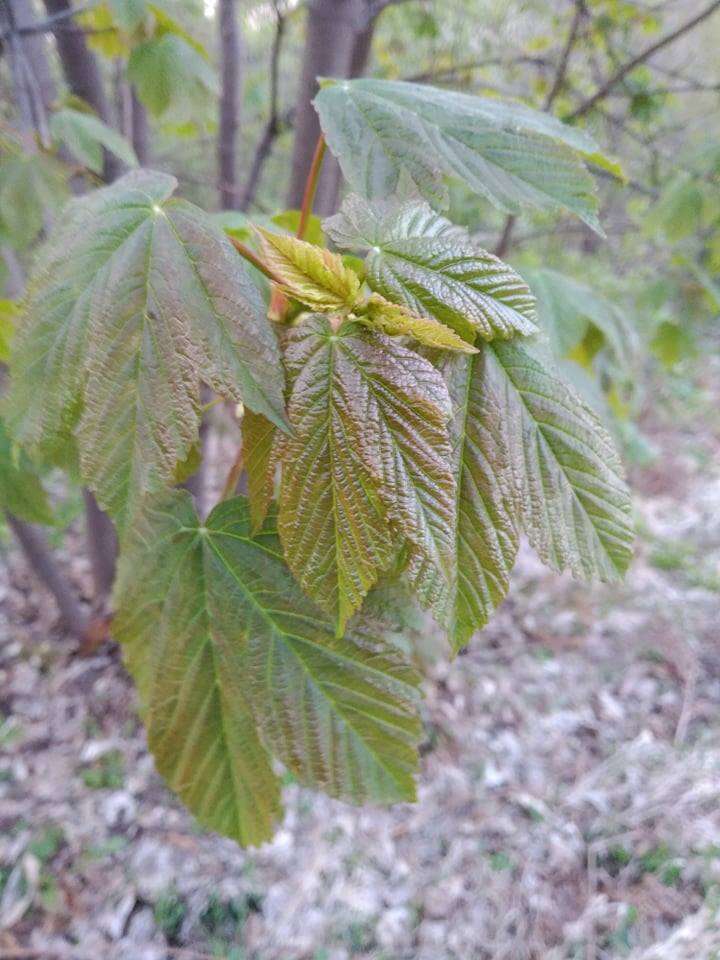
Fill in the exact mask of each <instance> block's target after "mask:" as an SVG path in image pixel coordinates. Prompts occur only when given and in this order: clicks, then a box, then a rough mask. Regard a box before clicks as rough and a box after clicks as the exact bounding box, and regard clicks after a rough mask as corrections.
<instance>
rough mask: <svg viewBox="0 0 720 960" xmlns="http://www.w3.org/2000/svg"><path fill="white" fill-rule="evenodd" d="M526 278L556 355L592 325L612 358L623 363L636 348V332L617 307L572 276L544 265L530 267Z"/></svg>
mask: <svg viewBox="0 0 720 960" xmlns="http://www.w3.org/2000/svg"><path fill="white" fill-rule="evenodd" d="M527 277H528V281H529V283H530V286H531V287H532V289H533V291H534V293H535V295H536V296H537V300H538V312H539V315H540V320H541V323H542V327H543V329H544V330H545V332H546V333H547V334H548V337H549V339H550V344H551V346H552V348H553V351H554V353H555V355H556V356H557V357H566V356H567V355H568V354H569V353H570V352H571V351H572V350H573V349H574V348H575V347H577V346H578V344H580V343H581V342H582V340H583V338H584V337H585V335H586V333H587V330H588V325H589V324H593V325H594V326H595V327H596V328H597V330H598V331H599V332H600V333H601V334H602V337H603V339H604V340H605V341H606V342H607V344H608V345H609V347H610V349H611V350H612V352H613V355H614V357H615V358H616V359H617V360H618V361H620V362H621V363H623V365H627V361H628V359H629V358H630V357H631V355H632V354H633V353H634V352H635V350H636V349H637V344H636V334H635V332H634V331H633V330H632V328H631V326H630V325H629V324H628V323H626V322H625V321H624V320H623V318H622V315H621V314H620V311H619V310H618V309H617V307H616V306H615V305H614V304H612V303H611V302H610V301H609V300H607V299H606V298H605V297H604V296H602V294H600V293H598V291H597V290H593V288H592V287H590V286H588V285H587V284H585V283H582V282H581V281H579V280H576V279H575V278H574V277H570V276H568V275H567V274H564V273H559V272H558V271H557V270H549V269H546V268H543V269H540V270H531V271H528V273H527Z"/></svg>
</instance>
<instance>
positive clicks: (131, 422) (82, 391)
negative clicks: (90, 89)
mask: <svg viewBox="0 0 720 960" xmlns="http://www.w3.org/2000/svg"><path fill="white" fill-rule="evenodd" d="M174 187H175V180H174V178H172V177H169V176H167V175H165V174H160V173H152V172H149V171H137V172H133V173H130V174H127V175H126V176H125V177H123V178H121V179H120V180H119V181H117V182H116V183H115V184H114V185H113V186H112V187H107V188H104V189H103V190H99V191H96V192H95V193H93V194H89V195H87V196H86V197H83V198H82V199H79V200H77V201H74V203H73V204H72V205H71V206H70V207H69V209H68V211H67V214H66V215H64V216H63V218H62V220H61V222H60V224H59V226H58V229H57V231H56V233H55V234H54V236H53V238H52V239H51V241H50V242H49V244H48V245H47V247H46V248H45V250H44V251H43V252H42V253H41V255H40V258H39V260H38V263H37V265H36V269H35V271H34V274H33V277H32V279H31V283H30V288H29V293H28V300H27V305H26V316H25V318H24V322H23V324H22V327H21V330H20V332H19V333H18V335H17V336H16V337H15V340H14V343H13V350H12V353H11V370H12V374H13V376H12V378H11V389H10V394H9V397H8V401H7V409H8V416H9V420H10V425H11V428H12V430H13V432H14V434H15V435H16V436H17V437H18V439H19V441H20V442H21V443H22V444H23V445H25V446H27V447H29V448H35V449H38V450H39V451H40V452H43V453H45V454H46V455H50V456H51V457H54V456H56V455H57V453H58V451H59V450H62V448H63V447H64V446H65V445H66V444H67V442H68V440H69V439H70V437H71V435H72V433H73V432H74V431H75V429H76V428H77V437H78V441H79V448H80V467H81V473H82V476H83V479H84V480H85V482H86V483H87V484H88V485H89V486H90V487H91V488H92V489H93V490H95V491H96V493H97V495H98V499H99V501H100V502H101V504H102V505H103V506H105V507H106V509H108V510H109V511H110V512H111V513H112V514H113V515H115V516H116V517H117V518H118V520H122V519H123V517H124V514H125V512H126V508H127V506H128V504H129V502H130V501H132V500H133V498H136V497H137V496H139V495H141V494H144V493H147V492H150V491H152V490H155V489H158V488H159V487H161V486H163V485H164V484H166V483H167V482H169V480H170V478H171V477H172V475H173V472H174V470H175V467H176V464H178V463H180V462H182V461H183V460H185V458H186V457H187V455H188V452H189V450H190V447H191V445H192V443H193V442H194V440H195V437H196V435H197V429H198V419H199V405H200V403H199V383H200V379H201V378H202V379H203V380H204V381H205V382H207V383H208V384H209V385H210V386H211V387H212V388H213V389H214V390H215V391H216V392H217V393H218V394H219V395H221V396H224V397H227V398H228V399H232V400H235V401H236V402H237V401H241V400H242V401H243V402H244V403H246V404H247V405H248V406H250V407H252V408H254V409H256V410H258V411H261V412H263V413H264V414H265V415H266V416H268V417H269V418H270V419H272V420H273V421H274V422H275V423H278V424H279V425H284V412H283V398H282V371H281V367H280V360H279V351H278V348H277V344H276V341H275V337H274V334H273V332H272V330H271V329H270V326H269V324H268V322H267V320H266V318H265V316H264V311H263V305H262V301H261V299H260V296H259V294H258V292H257V290H256V288H255V287H254V286H253V284H252V282H251V281H250V280H249V279H248V277H247V275H246V273H245V272H244V266H243V263H242V261H241V260H240V258H239V257H238V256H237V254H236V253H235V251H234V250H233V248H232V246H231V245H230V243H229V241H228V240H227V239H226V238H225V237H224V236H223V235H222V234H221V233H220V232H219V231H218V230H217V229H216V228H215V227H214V226H213V225H212V224H211V223H210V221H209V220H208V218H207V217H206V215H205V214H203V213H202V212H201V211H200V210H198V209H197V208H196V207H194V206H193V205H192V204H189V203H186V202H185V201H181V200H172V199H170V196H171V194H172V191H173V189H174Z"/></svg>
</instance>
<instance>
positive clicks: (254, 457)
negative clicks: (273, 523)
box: [241, 409, 277, 532]
mask: <svg viewBox="0 0 720 960" xmlns="http://www.w3.org/2000/svg"><path fill="white" fill-rule="evenodd" d="M241 426H242V449H243V463H244V466H245V469H246V470H247V478H248V491H247V493H248V504H249V507H250V519H251V520H252V529H253V532H257V531H258V530H259V529H260V528H261V527H262V525H263V523H264V522H265V517H266V516H267V513H268V510H269V508H270V502H271V500H272V498H273V493H274V487H275V468H276V466H277V456H276V447H275V441H276V436H277V427H276V426H275V424H274V423H271V422H270V421H269V420H268V419H267V417H264V416H263V415H262V414H261V413H253V411H252V410H249V409H248V410H245V412H244V414H243V418H242V424H241Z"/></svg>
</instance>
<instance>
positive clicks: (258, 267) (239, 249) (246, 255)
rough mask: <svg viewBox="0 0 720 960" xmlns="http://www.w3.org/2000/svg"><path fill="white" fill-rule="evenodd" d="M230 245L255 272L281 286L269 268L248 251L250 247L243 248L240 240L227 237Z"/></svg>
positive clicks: (251, 251)
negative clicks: (257, 271)
mask: <svg viewBox="0 0 720 960" xmlns="http://www.w3.org/2000/svg"><path fill="white" fill-rule="evenodd" d="M228 240H229V241H230V243H231V244H232V245H233V246H234V247H235V249H236V250H237V252H238V253H239V254H240V256H241V257H244V258H245V260H247V261H248V263H251V264H252V265H253V266H254V267H255V269H256V270H259V271H260V273H262V274H264V275H265V276H266V277H267V278H268V280H272V282H273V283H278V284H282V280H281V278H280V277H278V276H277V274H275V273H273V272H272V270H271V269H270V267H268V266H266V265H265V264H264V263H263V261H262V260H261V259H260V257H259V256H258V255H257V254H256V253H255V252H254V251H253V250H251V249H250V247H247V246H245V244H244V243H243V242H242V240H238V239H237V238H236V237H230V236H229V237H228Z"/></svg>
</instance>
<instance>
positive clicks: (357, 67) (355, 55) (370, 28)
mask: <svg viewBox="0 0 720 960" xmlns="http://www.w3.org/2000/svg"><path fill="white" fill-rule="evenodd" d="M375 23H376V20H375V19H372V20H369V21H368V23H367V24H366V25H365V26H364V27H363V28H362V29H361V30H359V31H358V32H357V33H356V34H355V41H354V43H353V48H352V53H351V55H350V68H349V70H348V74H347V75H348V77H361V76H362V75H363V74H364V73H365V70H366V68H367V64H368V60H369V58H370V49H371V47H372V41H373V36H374V34H375ZM341 186H342V172H341V170H340V164H339V163H337V161H335V160H333V162H332V164H330V171H329V173H328V174H327V187H326V190H325V193H326V203H327V210H326V211H325V212H326V213H334V212H335V210H337V207H338V204H339V202H340V188H341Z"/></svg>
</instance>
